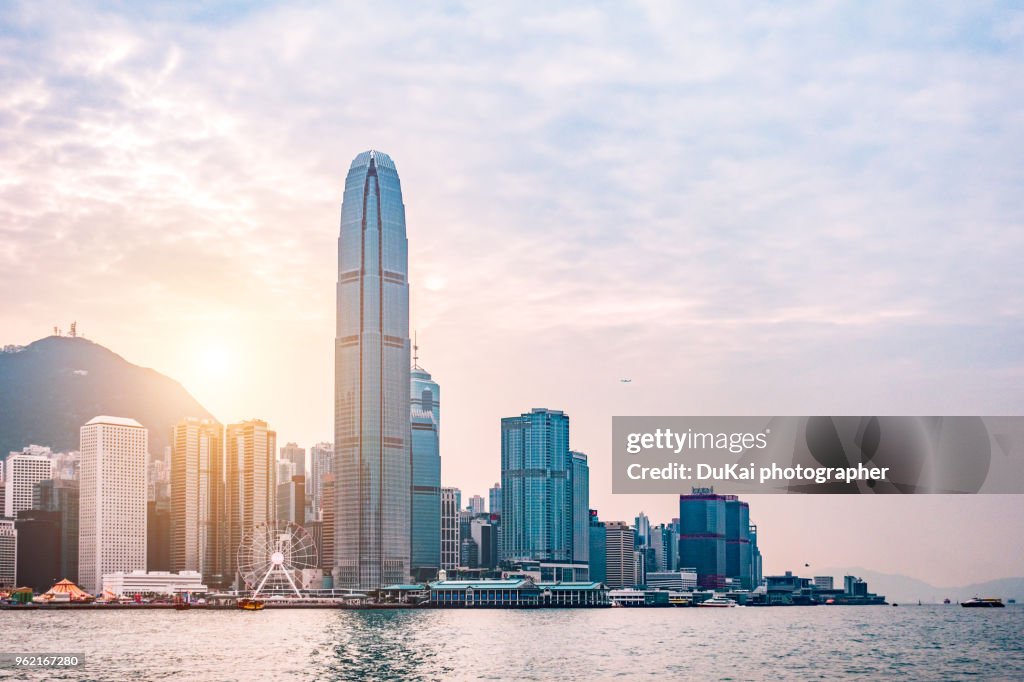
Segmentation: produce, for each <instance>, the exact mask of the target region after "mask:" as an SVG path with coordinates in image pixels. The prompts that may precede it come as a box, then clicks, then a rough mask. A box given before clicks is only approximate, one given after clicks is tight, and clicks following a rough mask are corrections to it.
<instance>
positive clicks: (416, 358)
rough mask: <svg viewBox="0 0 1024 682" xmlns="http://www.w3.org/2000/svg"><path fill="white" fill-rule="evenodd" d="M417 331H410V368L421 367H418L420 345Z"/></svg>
mask: <svg viewBox="0 0 1024 682" xmlns="http://www.w3.org/2000/svg"><path fill="white" fill-rule="evenodd" d="M417 337H418V332H416V331H413V333H412V368H413V369H423V368H422V367H420V346H419V341H418V338H417Z"/></svg>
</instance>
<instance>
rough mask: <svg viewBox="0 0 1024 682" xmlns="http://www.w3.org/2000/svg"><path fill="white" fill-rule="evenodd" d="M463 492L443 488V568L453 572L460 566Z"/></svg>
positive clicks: (456, 489)
mask: <svg viewBox="0 0 1024 682" xmlns="http://www.w3.org/2000/svg"><path fill="white" fill-rule="evenodd" d="M461 505H462V492H461V491H460V490H459V489H458V488H441V568H443V569H445V570H449V571H450V570H452V569H453V568H456V567H457V566H458V565H459V541H460V538H459V507H460V506H461Z"/></svg>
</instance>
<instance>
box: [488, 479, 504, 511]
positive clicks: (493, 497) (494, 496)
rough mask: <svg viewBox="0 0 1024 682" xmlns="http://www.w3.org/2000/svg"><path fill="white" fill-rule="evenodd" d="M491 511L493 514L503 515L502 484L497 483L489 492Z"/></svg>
mask: <svg viewBox="0 0 1024 682" xmlns="http://www.w3.org/2000/svg"><path fill="white" fill-rule="evenodd" d="M487 496H488V497H489V498H490V499H489V500H488V506H489V511H490V512H491V514H498V515H500V514H501V484H500V483H495V484H494V485H493V486H492V487H491V489H490V490H489V491H487Z"/></svg>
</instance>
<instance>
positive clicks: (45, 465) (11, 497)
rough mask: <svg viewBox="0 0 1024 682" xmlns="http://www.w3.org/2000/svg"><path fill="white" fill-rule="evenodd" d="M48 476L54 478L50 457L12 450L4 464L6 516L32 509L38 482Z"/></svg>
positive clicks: (11, 516)
mask: <svg viewBox="0 0 1024 682" xmlns="http://www.w3.org/2000/svg"><path fill="white" fill-rule="evenodd" d="M47 450H49V449H48V448H47ZM48 478H53V461H52V460H51V459H50V458H49V457H47V456H46V455H30V454H26V453H23V452H12V453H11V454H10V455H9V456H8V457H7V461H6V462H5V466H4V491H5V494H4V516H7V517H9V518H14V517H15V516H17V514H18V512H20V511H21V510H23V509H31V508H32V491H33V489H34V488H35V485H36V483H39V482H40V481H45V480H46V479H48Z"/></svg>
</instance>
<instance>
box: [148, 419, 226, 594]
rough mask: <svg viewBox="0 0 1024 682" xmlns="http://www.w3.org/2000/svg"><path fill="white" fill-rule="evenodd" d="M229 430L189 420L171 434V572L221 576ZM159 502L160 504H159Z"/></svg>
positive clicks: (178, 425) (209, 421)
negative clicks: (225, 460) (225, 456)
mask: <svg viewBox="0 0 1024 682" xmlns="http://www.w3.org/2000/svg"><path fill="white" fill-rule="evenodd" d="M223 466H224V428H223V427H222V426H221V425H220V424H218V423H217V422H216V421H213V420H209V419H194V418H186V419H183V420H181V421H180V422H178V423H177V424H175V425H174V427H173V428H172V430H171V461H170V523H171V543H170V560H171V570H172V571H175V572H178V571H197V572H199V573H201V574H202V575H203V577H204V579H210V578H211V577H212V576H214V575H217V574H220V573H221V571H222V569H223V567H222V566H221V564H222V563H223V560H222V557H218V556H217V548H218V547H219V546H220V545H221V544H222V543H221V542H220V537H219V535H220V530H221V520H222V516H223V512H222V505H223V498H224V484H223ZM154 502H155V500H154Z"/></svg>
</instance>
